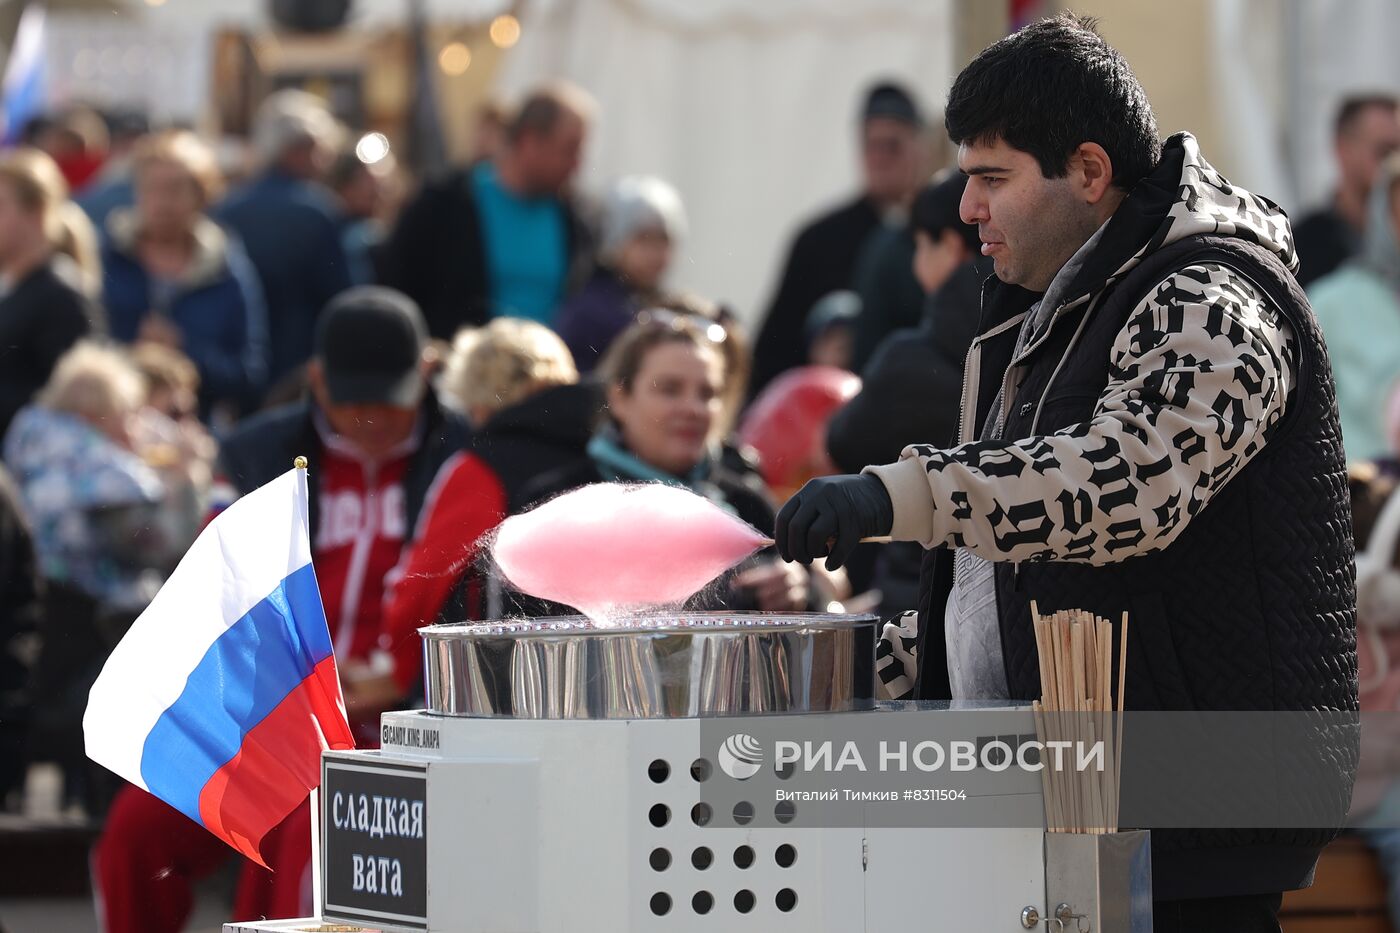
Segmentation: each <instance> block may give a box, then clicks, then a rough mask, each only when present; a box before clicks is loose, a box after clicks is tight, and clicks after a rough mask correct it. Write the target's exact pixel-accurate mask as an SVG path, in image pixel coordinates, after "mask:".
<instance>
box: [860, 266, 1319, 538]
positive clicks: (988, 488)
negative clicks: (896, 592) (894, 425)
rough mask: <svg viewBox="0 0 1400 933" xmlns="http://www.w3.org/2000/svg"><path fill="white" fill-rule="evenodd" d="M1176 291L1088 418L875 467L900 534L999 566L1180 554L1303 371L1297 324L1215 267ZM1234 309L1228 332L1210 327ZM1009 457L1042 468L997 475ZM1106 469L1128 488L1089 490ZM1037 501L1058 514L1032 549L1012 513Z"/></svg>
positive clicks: (1115, 360) (1191, 273)
mask: <svg viewBox="0 0 1400 933" xmlns="http://www.w3.org/2000/svg"><path fill="white" fill-rule="evenodd" d="M1167 281H1168V282H1169V283H1170V285H1171V286H1172V288H1170V289H1153V290H1152V292H1151V293H1150V294H1149V295H1148V297H1147V298H1145V299H1143V301H1142V302H1141V303H1139V304H1138V306H1137V307H1136V308H1134V309H1133V312H1132V313H1131V314H1130V315H1129V318H1128V322H1127V324H1126V326H1124V328H1123V330H1122V331H1121V332H1120V333H1119V334H1118V337H1117V339H1116V340H1115V342H1114V344H1113V348H1112V351H1111V353H1110V372H1111V373H1112V374H1113V375H1112V376H1111V377H1110V380H1109V382H1108V385H1107V386H1106V387H1105V388H1104V391H1103V393H1102V395H1100V397H1099V399H1098V402H1097V404H1096V405H1095V408H1094V414H1093V416H1092V417H1091V418H1090V419H1089V420H1088V421H1084V422H1082V423H1080V424H1077V425H1073V426H1071V427H1068V428H1065V429H1063V430H1061V431H1058V432H1056V433H1054V434H1050V435H1043V436H1037V437H1029V438H1025V439H1022V440H1017V441H990V442H988V441H982V442H976V443H971V444H964V445H962V446H960V447H954V448H952V449H951V450H937V449H934V448H932V447H926V446H915V447H909V448H906V449H905V450H904V452H903V454H902V455H901V458H900V460H899V461H898V462H897V463H893V464H889V465H887V466H879V467H871V468H869V469H868V470H867V471H866V472H869V473H873V474H874V475H876V476H878V477H879V478H880V479H881V480H882V481H883V482H884V483H885V487H886V489H887V490H888V491H889V493H890V498H891V500H892V501H893V503H894V514H895V523H894V528H893V531H892V533H893V536H894V537H895V538H896V539H897V540H908V541H918V542H919V543H921V544H923V545H924V546H925V547H934V546H937V545H940V544H953V545H958V546H962V547H966V548H968V549H969V550H971V551H973V552H974V553H976V554H978V555H979V556H981V557H983V558H986V559H988V560H1000V561H1022V560H1068V561H1082V562H1087V563H1091V564H1107V563H1112V562H1114V561H1119V560H1124V559H1126V558H1128V557H1132V556H1134V555H1137V554H1144V553H1147V552H1150V551H1157V550H1161V549H1163V548H1165V547H1167V545H1169V544H1171V542H1172V541H1173V540H1175V538H1176V537H1177V536H1178V535H1179V534H1181V532H1182V530H1183V529H1185V527H1186V524H1187V523H1188V522H1189V521H1190V520H1191V517H1192V516H1193V515H1195V514H1196V513H1197V512H1198V511H1200V509H1201V508H1203V507H1204V506H1205V505H1206V503H1207V502H1209V501H1210V498H1211V496H1212V495H1213V494H1214V493H1215V492H1216V491H1217V490H1219V489H1220V488H1221V487H1223V486H1224V485H1225V484H1226V483H1228V482H1229V481H1230V479H1231V478H1232V477H1234V476H1235V475H1236V474H1237V473H1238V472H1239V471H1240V470H1241V469H1243V468H1244V466H1245V464H1247V463H1248V462H1249V461H1250V459H1251V458H1253V457H1254V455H1255V454H1257V453H1258V452H1259V450H1260V449H1262V448H1263V446H1264V445H1265V444H1266V443H1267V442H1268V439H1269V434H1270V432H1271V430H1272V428H1273V427H1274V426H1275V425H1276V424H1277V423H1278V421H1279V420H1280V419H1281V418H1282V417H1283V413H1284V407H1285V403H1286V400H1287V398H1288V393H1289V389H1290V385H1291V383H1292V381H1293V375H1292V373H1293V368H1294V361H1293V346H1292V340H1293V337H1292V334H1291V332H1290V331H1289V328H1288V326H1287V324H1286V323H1285V322H1284V321H1283V319H1282V318H1281V317H1280V316H1279V314H1278V313H1277V311H1276V310H1275V309H1273V308H1272V307H1271V306H1270V304H1269V303H1268V300H1267V299H1266V298H1265V297H1264V295H1263V294H1262V293H1261V292H1259V291H1258V290H1257V289H1256V288H1255V287H1254V286H1253V285H1252V284H1251V283H1250V282H1248V281H1247V280H1245V279H1243V278H1242V277H1240V276H1238V275H1236V274H1235V273H1234V272H1233V271H1231V270H1230V269H1228V268H1225V267H1223V266H1219V265H1211V264H1203V265H1198V266H1193V267H1191V268H1189V269H1186V270H1182V271H1181V272H1178V273H1176V274H1174V275H1173V276H1172V277H1171V278H1170V279H1168V280H1167ZM1163 294H1171V295H1173V296H1174V297H1173V298H1172V299H1171V303H1170V306H1168V305H1167V304H1163V303H1159V302H1158V300H1157V297H1156V296H1158V295H1163ZM1183 294H1188V295H1194V296H1197V297H1196V300H1194V301H1186V302H1183V301H1181V296H1182V295H1183ZM1168 311H1170V312H1171V313H1168ZM1222 312H1223V314H1224V326H1209V325H1208V318H1209V317H1210V316H1211V315H1213V314H1219V313H1222ZM1148 335H1152V336H1151V337H1149V336H1148ZM1008 460H1021V461H1023V462H1025V463H1027V464H1034V465H1036V468H1034V469H1029V470H1025V471H1022V472H1020V473H1019V474H1018V475H1016V476H1006V475H1004V474H1005V472H1006V471H1005V470H990V471H989V470H988V469H987V468H986V467H989V466H991V465H992V464H997V463H1005V462H1007V461H1008ZM1105 471H1107V472H1109V473H1113V472H1121V473H1122V474H1123V475H1124V476H1125V478H1124V479H1122V480H1120V481H1119V483H1118V484H1113V483H1110V484H1108V485H1106V486H1101V485H1099V484H1097V483H1091V482H1088V480H1089V478H1090V477H1091V476H1094V475H1098V476H1102V475H1104V472H1105ZM1122 485H1131V486H1133V487H1135V492H1136V494H1135V495H1132V496H1125V495H1123V494H1122V493H1123V489H1122V488H1120V486H1122ZM1036 499H1039V500H1041V501H1042V502H1044V503H1045V504H1046V508H1045V509H1044V510H1039V509H1037V510H1034V511H1035V512H1036V513H1037V514H1036V518H1035V522H1036V524H1040V523H1041V522H1043V521H1045V516H1046V515H1048V516H1049V520H1050V522H1051V524H1052V527H1051V528H1050V531H1049V536H1048V538H1047V539H1040V540H1036V541H1034V542H1024V536H1019V535H1017V534H1016V533H1015V532H1017V531H1018V529H1017V526H1016V523H1015V521H1014V520H1013V518H1012V517H1011V513H1012V512H1013V511H1014V510H1015V508H1016V506H1018V505H1023V504H1025V503H1027V502H1031V501H1034V500H1036Z"/></svg>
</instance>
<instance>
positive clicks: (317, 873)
mask: <svg viewBox="0 0 1400 933" xmlns="http://www.w3.org/2000/svg"><path fill="white" fill-rule="evenodd" d="M292 466H294V467H295V468H296V469H298V470H300V471H301V476H300V477H298V478H299V479H300V480H301V482H300V483H298V484H297V485H298V488H299V489H300V492H301V502H300V505H301V515H302V521H305V520H306V515H307V512H308V511H309V503H308V502H307V501H306V500H307V489H306V458H305V457H297V458H296V460H294V461H293V462H292ZM307 533H308V534H310V529H309V528H308V529H307ZM307 803H308V804H309V805H310V807H311V910H312V916H313V917H314V918H315V919H316V920H317V921H319V920H320V919H321V788H320V787H319V786H317V787H313V788H311V796H310V798H309V799H308V800H307Z"/></svg>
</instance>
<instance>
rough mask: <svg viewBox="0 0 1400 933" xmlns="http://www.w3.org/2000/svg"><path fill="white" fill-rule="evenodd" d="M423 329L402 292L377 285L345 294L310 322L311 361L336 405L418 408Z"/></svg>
mask: <svg viewBox="0 0 1400 933" xmlns="http://www.w3.org/2000/svg"><path fill="white" fill-rule="evenodd" d="M427 341H428V328H427V325H426V324H425V323H424V322H423V314H422V312H421V311H419V310H418V305H416V304H415V303H414V302H413V299H412V298H409V297H408V296H407V295H405V294H404V293H403V292H400V291H395V290H394V289H392V288H384V287H382V286H378V285H361V286H357V287H355V288H350V289H346V290H345V291H343V292H341V293H340V294H339V295H336V296H335V297H334V298H332V299H331V301H330V303H329V304H327V305H326V307H325V310H324V311H322V312H321V317H320V320H318V321H317V322H316V358H317V359H319V360H320V361H321V366H322V368H323V370H324V371H325V376H326V390H327V391H328V392H329V393H330V397H331V401H333V402H335V403H336V404H337V405H398V406H401V407H404V408H408V407H412V406H414V405H417V404H418V400H419V399H420V398H421V397H422V392H423V375H422V370H421V369H420V366H421V362H422V359H423V347H424V346H425V345H426V344H427Z"/></svg>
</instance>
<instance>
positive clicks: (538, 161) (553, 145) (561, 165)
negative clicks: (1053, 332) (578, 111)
mask: <svg viewBox="0 0 1400 933" xmlns="http://www.w3.org/2000/svg"><path fill="white" fill-rule="evenodd" d="M587 136H588V127H587V124H585V123H584V122H583V119H582V118H580V117H578V116H576V115H575V114H571V113H565V114H563V115H561V116H560V117H559V120H558V122H557V123H556V124H555V126H554V129H553V130H552V131H551V132H548V133H527V134H525V135H524V136H522V137H521V138H520V143H519V145H520V150H521V153H520V154H521V156H522V161H523V162H524V165H525V174H526V179H527V181H528V183H529V185H530V188H531V191H532V192H533V193H535V194H559V193H560V192H561V191H563V190H564V189H565V188H566V187H567V186H568V184H569V182H570V181H571V180H572V179H573V177H574V175H575V174H576V173H577V172H578V169H579V165H580V164H582V162H583V144H584V141H585V140H586V138H587Z"/></svg>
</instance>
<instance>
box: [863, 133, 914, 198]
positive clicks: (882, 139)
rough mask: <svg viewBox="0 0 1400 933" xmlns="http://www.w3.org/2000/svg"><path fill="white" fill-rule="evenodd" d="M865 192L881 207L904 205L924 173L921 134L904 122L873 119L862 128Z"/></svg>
mask: <svg viewBox="0 0 1400 933" xmlns="http://www.w3.org/2000/svg"><path fill="white" fill-rule="evenodd" d="M860 152H861V165H862V167H863V169H864V172H865V190H866V193H867V194H869V195H870V197H871V198H872V199H873V200H875V201H876V202H877V203H879V204H881V205H887V204H897V203H899V202H902V201H905V200H907V199H908V198H909V196H910V195H911V194H913V192H914V189H915V188H916V187H917V186H918V181H919V176H920V171H921V169H922V161H923V158H922V152H921V148H920V145H919V134H918V132H917V131H916V130H915V129H914V127H912V126H910V125H909V124H908V123H905V122H904V121H902V120H895V119H891V118H890V117H871V118H870V119H869V120H866V121H865V123H864V124H863V126H862V128H861V147H860Z"/></svg>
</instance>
